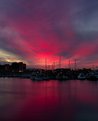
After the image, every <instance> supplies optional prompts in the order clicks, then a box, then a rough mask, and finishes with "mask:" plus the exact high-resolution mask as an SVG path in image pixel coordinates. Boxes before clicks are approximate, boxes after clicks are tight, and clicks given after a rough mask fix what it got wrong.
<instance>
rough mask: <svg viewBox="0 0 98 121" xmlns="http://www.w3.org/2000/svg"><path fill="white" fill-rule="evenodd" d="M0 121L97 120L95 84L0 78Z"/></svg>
mask: <svg viewBox="0 0 98 121" xmlns="http://www.w3.org/2000/svg"><path fill="white" fill-rule="evenodd" d="M0 121H98V83H97V82H92V81H79V80H75V81H74V80H71V81H63V82H60V81H53V80H50V81H42V82H33V81H31V80H29V79H17V78H16V79H15V78H14V79H13V78H11V79H8V78H5V79H3V78H1V79H0Z"/></svg>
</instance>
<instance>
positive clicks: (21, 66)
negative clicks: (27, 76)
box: [11, 62, 26, 72]
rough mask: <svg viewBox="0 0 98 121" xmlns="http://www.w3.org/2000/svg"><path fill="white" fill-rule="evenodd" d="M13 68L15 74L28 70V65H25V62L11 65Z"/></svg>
mask: <svg viewBox="0 0 98 121" xmlns="http://www.w3.org/2000/svg"><path fill="white" fill-rule="evenodd" d="M11 67H12V71H13V72H23V71H25V70H26V64H24V63H23V62H19V63H17V62H13V63H12V64H11Z"/></svg>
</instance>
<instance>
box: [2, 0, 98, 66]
mask: <svg viewBox="0 0 98 121" xmlns="http://www.w3.org/2000/svg"><path fill="white" fill-rule="evenodd" d="M60 57H62V67H68V65H69V60H70V65H71V66H74V60H77V67H93V66H95V67H96V66H98V1H97V0H74V1H73V0H29V1H27V0H0V62H1V63H11V62H21V61H22V62H24V63H26V64H27V66H28V67H34V66H42V67H45V59H47V65H51V66H52V65H53V64H55V66H56V65H57V66H58V65H59V58H60Z"/></svg>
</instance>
